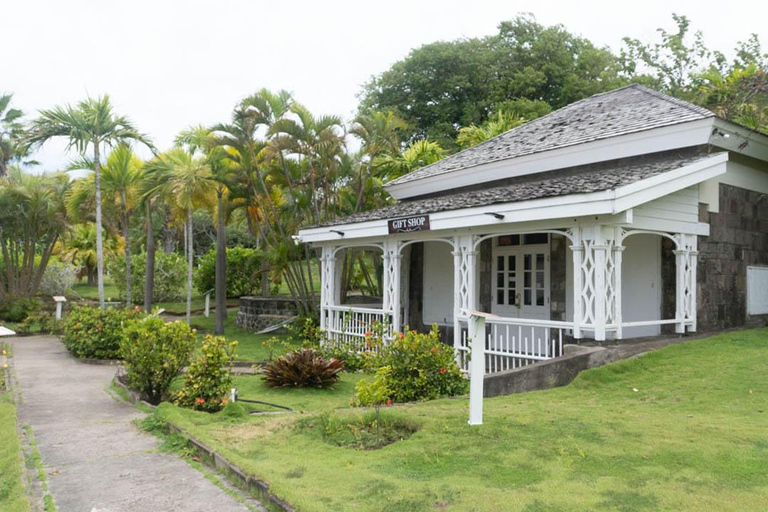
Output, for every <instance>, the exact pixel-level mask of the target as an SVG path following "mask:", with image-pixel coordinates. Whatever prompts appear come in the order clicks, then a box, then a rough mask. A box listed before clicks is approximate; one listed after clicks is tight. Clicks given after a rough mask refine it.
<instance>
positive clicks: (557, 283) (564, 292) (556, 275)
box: [549, 235, 571, 321]
mask: <svg viewBox="0 0 768 512" xmlns="http://www.w3.org/2000/svg"><path fill="white" fill-rule="evenodd" d="M568 245H569V240H568V239H567V238H566V237H564V236H562V235H552V236H550V256H549V272H550V279H549V304H550V318H551V319H552V320H560V321H566V320H568V319H567V318H566V316H565V315H566V313H565V310H566V303H567V302H568V290H569V288H568V280H567V278H566V266H567V261H568V259H570V256H571V251H570V249H569V248H568Z"/></svg>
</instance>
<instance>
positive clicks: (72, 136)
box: [26, 95, 153, 307]
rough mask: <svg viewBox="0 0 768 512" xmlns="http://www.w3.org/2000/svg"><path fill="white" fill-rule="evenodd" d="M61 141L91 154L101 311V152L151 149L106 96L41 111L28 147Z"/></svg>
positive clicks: (31, 130)
mask: <svg viewBox="0 0 768 512" xmlns="http://www.w3.org/2000/svg"><path fill="white" fill-rule="evenodd" d="M59 137H62V138H64V139H66V140H67V143H68V148H69V149H76V150H77V151H78V153H80V154H81V155H84V154H85V153H86V152H87V150H88V148H92V150H93V163H94V189H95V192H94V194H95V203H96V259H97V262H96V268H97V274H98V288H99V304H100V305H101V307H104V248H103V240H102V233H101V227H102V225H101V224H102V223H101V165H102V163H101V151H102V149H103V148H104V146H114V145H116V144H118V143H121V142H128V141H137V142H141V143H143V144H145V145H146V146H148V147H150V148H152V147H153V146H152V143H151V142H150V141H149V139H148V138H147V137H146V136H145V135H143V134H141V133H140V132H139V131H138V130H136V128H134V126H133V124H132V123H131V122H130V121H129V120H128V118H126V117H124V116H120V115H117V114H115V113H114V111H113V110H112V104H111V102H110V100H109V96H107V95H104V96H101V97H99V98H87V99H85V100H83V101H81V102H80V103H78V104H77V105H76V106H71V105H65V106H63V107H62V106H57V107H54V108H53V109H51V110H41V111H40V116H39V117H38V118H37V119H35V120H34V121H33V122H32V126H31V127H30V131H29V133H28V134H27V137H26V143H27V145H28V146H29V147H40V146H42V145H43V144H45V143H46V142H47V141H49V140H51V139H54V138H59Z"/></svg>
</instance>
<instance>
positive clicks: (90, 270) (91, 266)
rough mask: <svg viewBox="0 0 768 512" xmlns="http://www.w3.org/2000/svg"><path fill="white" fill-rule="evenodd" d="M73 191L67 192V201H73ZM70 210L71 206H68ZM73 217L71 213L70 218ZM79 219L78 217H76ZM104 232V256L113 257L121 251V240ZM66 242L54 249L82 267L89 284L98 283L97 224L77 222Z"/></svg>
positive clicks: (66, 237) (60, 255)
mask: <svg viewBox="0 0 768 512" xmlns="http://www.w3.org/2000/svg"><path fill="white" fill-rule="evenodd" d="M71 196H72V194H71V193H68V194H67V198H66V199H67V203H69V202H70V201H71ZM68 210H69V208H68ZM72 218H73V217H72V216H71V214H70V219H72ZM74 220H75V221H77V218H76V217H74ZM104 231H105V232H104V233H103V235H102V236H103V239H104V256H105V257H106V258H111V257H113V256H115V255H116V254H117V253H118V251H119V245H120V244H119V243H118V242H119V241H118V240H116V239H115V238H114V237H112V236H109V233H108V232H106V230H104ZM61 238H62V239H63V241H64V242H65V243H61V242H60V243H59V244H58V246H57V247H56V250H55V251H54V252H55V253H56V254H57V255H58V256H59V258H61V259H62V260H63V261H67V262H69V263H72V264H73V265H77V266H78V267H79V269H80V277H82V275H85V277H86V282H87V283H88V285H89V286H93V285H95V284H96V261H97V258H96V226H95V225H94V224H93V223H92V222H88V223H81V224H75V225H74V226H72V227H71V228H70V229H69V230H68V231H67V232H66V234H65V235H64V236H62V237H61Z"/></svg>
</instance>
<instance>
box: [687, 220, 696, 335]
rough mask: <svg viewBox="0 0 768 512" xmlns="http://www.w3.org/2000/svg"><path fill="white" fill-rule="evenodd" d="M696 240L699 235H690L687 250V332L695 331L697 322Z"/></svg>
mask: <svg viewBox="0 0 768 512" xmlns="http://www.w3.org/2000/svg"><path fill="white" fill-rule="evenodd" d="M698 242H699V237H698V236H697V235H691V251H690V252H689V264H690V272H689V279H690V282H689V287H690V288H689V290H690V297H689V299H690V312H689V321H690V324H689V325H688V332H696V322H697V319H698V317H697V312H698V309H699V305H698V303H697V302H696V301H697V288H698V281H697V277H696V272H697V270H698V266H699V251H698Z"/></svg>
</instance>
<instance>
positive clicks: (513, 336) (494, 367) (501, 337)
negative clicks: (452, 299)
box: [458, 318, 573, 374]
mask: <svg viewBox="0 0 768 512" xmlns="http://www.w3.org/2000/svg"><path fill="white" fill-rule="evenodd" d="M459 323H460V326H461V337H460V340H461V344H460V346H459V347H458V352H459V354H458V361H459V367H460V368H461V369H462V370H464V371H469V358H468V357H467V356H468V355H469V354H470V340H469V339H468V327H467V320H466V319H462V320H460V321H459ZM571 329H573V323H571V322H560V321H555V320H532V319H526V318H487V319H486V324H485V338H486V341H485V373H486V374H491V373H498V372H503V371H506V370H513V369H515V368H520V367H522V366H527V365H529V364H533V363H537V362H539V361H546V360H548V359H552V358H554V357H558V356H561V355H563V338H564V337H565V333H566V331H568V330H571Z"/></svg>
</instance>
